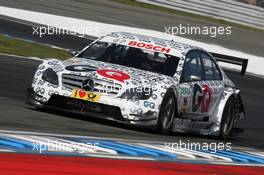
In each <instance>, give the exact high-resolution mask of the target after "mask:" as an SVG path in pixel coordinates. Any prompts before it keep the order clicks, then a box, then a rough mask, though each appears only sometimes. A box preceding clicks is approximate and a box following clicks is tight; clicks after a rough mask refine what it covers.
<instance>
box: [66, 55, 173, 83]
mask: <svg viewBox="0 0 264 175" xmlns="http://www.w3.org/2000/svg"><path fill="white" fill-rule="evenodd" d="M62 64H63V66H64V71H63V73H66V72H68V73H70V74H75V75H80V76H87V77H91V78H97V79H103V80H109V81H114V82H115V83H119V84H125V85H128V86H131V87H135V86H150V85H164V84H166V85H170V84H173V83H174V84H175V80H174V79H173V77H169V76H166V75H163V74H159V73H154V72H150V71H145V70H140V69H136V68H132V67H127V66H121V65H118V64H111V63H106V62H101V61H96V60H91V59H85V58H70V59H68V60H66V61H63V62H62Z"/></svg>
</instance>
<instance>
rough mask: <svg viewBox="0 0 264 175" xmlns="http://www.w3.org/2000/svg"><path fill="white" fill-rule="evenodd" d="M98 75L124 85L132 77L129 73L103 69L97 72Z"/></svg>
mask: <svg viewBox="0 0 264 175" xmlns="http://www.w3.org/2000/svg"><path fill="white" fill-rule="evenodd" d="M97 73H98V74H100V75H101V76H103V77H106V78H110V79H113V80H117V81H119V82H122V83H124V81H125V80H128V79H130V75H128V74H127V73H124V72H121V71H117V70H111V69H101V70H97Z"/></svg>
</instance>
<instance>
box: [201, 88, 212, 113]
mask: <svg viewBox="0 0 264 175" xmlns="http://www.w3.org/2000/svg"><path fill="white" fill-rule="evenodd" d="M211 100H212V91H211V89H210V87H209V86H208V85H207V84H205V85H203V96H202V104H201V111H202V112H207V111H208V108H209V105H210V103H211Z"/></svg>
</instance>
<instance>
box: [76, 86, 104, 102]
mask: <svg viewBox="0 0 264 175" xmlns="http://www.w3.org/2000/svg"><path fill="white" fill-rule="evenodd" d="M71 97H72V98H76V99H81V100H86V101H91V102H99V101H100V97H101V95H100V94H97V93H93V92H87V91H83V90H78V89H74V90H73V91H72V95H71Z"/></svg>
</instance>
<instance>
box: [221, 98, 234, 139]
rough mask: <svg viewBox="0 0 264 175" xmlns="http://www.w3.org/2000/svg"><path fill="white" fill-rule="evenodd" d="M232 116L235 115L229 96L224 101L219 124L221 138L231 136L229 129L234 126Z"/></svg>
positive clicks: (232, 101) (231, 99)
mask: <svg viewBox="0 0 264 175" xmlns="http://www.w3.org/2000/svg"><path fill="white" fill-rule="evenodd" d="M234 117H235V106H234V99H233V98H232V97H231V98H230V99H228V101H227V102H226V105H225V108H224V112H223V116H222V120H221V126H220V137H221V138H223V139H228V138H230V137H231V130H232V128H233V126H234Z"/></svg>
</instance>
